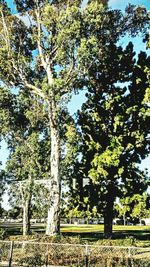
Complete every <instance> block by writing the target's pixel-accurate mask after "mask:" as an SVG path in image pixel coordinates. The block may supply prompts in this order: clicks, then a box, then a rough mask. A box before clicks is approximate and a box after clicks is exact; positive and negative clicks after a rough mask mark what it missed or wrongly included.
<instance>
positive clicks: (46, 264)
mask: <svg viewBox="0 0 150 267" xmlns="http://www.w3.org/2000/svg"><path fill="white" fill-rule="evenodd" d="M48 247H49V246H48V245H47V249H46V260H45V267H47V266H48Z"/></svg>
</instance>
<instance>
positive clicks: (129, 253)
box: [128, 247, 131, 258]
mask: <svg viewBox="0 0 150 267" xmlns="http://www.w3.org/2000/svg"><path fill="white" fill-rule="evenodd" d="M128 257H129V258H131V247H129V251H128Z"/></svg>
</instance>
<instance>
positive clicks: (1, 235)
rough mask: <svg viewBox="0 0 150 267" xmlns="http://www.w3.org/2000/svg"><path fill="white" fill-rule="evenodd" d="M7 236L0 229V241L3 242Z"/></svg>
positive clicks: (4, 231)
mask: <svg viewBox="0 0 150 267" xmlns="http://www.w3.org/2000/svg"><path fill="white" fill-rule="evenodd" d="M6 236H7V233H6V230H4V229H3V228H0V239H2V240H4V239H5V238H6Z"/></svg>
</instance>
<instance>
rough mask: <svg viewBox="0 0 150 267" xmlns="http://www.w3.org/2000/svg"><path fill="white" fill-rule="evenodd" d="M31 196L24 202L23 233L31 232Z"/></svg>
mask: <svg viewBox="0 0 150 267" xmlns="http://www.w3.org/2000/svg"><path fill="white" fill-rule="evenodd" d="M30 200H31V198H30V196H29V198H27V199H26V200H25V201H24V203H23V235H24V236H25V235H29V234H30V203H31V201H30Z"/></svg>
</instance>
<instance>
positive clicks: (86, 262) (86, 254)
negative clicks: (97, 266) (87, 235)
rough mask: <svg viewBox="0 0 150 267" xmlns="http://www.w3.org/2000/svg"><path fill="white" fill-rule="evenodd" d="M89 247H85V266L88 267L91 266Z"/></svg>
mask: <svg viewBox="0 0 150 267" xmlns="http://www.w3.org/2000/svg"><path fill="white" fill-rule="evenodd" d="M88 252H89V251H88V245H87V244H86V245H85V266H86V267H88V266H89V255H88V254H89V253H88Z"/></svg>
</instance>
